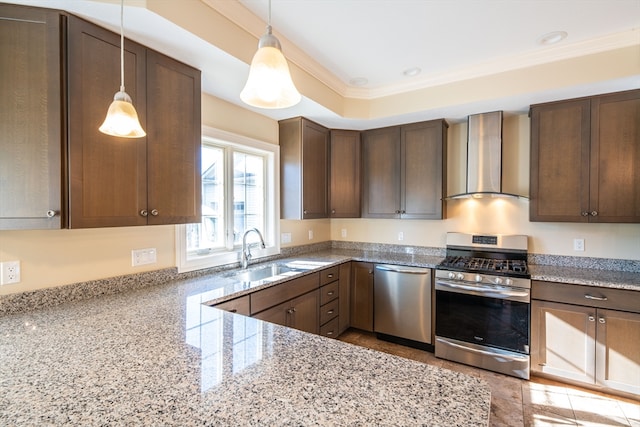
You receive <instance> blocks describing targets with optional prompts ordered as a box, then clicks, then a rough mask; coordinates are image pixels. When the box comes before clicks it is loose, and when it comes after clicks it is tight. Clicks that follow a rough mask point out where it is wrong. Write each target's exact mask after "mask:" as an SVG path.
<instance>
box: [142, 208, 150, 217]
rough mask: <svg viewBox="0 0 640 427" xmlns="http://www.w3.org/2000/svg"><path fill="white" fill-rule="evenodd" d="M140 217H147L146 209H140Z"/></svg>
mask: <svg viewBox="0 0 640 427" xmlns="http://www.w3.org/2000/svg"><path fill="white" fill-rule="evenodd" d="M140 215H142V216H148V215H149V211H147V210H146V209H142V210H141V211H140Z"/></svg>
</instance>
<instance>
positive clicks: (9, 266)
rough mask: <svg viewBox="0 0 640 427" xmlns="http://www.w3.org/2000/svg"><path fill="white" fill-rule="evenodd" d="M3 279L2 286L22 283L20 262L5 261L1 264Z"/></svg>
mask: <svg viewBox="0 0 640 427" xmlns="http://www.w3.org/2000/svg"><path fill="white" fill-rule="evenodd" d="M0 266H1V269H2V277H0V279H1V280H0V285H10V284H12V283H20V261H5V262H2V263H0Z"/></svg>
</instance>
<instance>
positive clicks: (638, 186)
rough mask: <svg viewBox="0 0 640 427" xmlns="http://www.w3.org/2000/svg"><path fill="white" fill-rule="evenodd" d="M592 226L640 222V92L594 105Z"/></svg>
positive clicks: (599, 98)
mask: <svg viewBox="0 0 640 427" xmlns="http://www.w3.org/2000/svg"><path fill="white" fill-rule="evenodd" d="M589 188H590V203H589V213H590V215H589V221H590V222H628V223H639V222H640V90H634V91H628V92H620V93H616V94H611V95H603V96H597V97H594V98H593V99H592V101H591V168H590V183H589Z"/></svg>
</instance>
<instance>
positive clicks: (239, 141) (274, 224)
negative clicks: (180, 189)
mask: <svg viewBox="0 0 640 427" xmlns="http://www.w3.org/2000/svg"><path fill="white" fill-rule="evenodd" d="M202 140H203V141H206V140H210V141H212V142H214V143H219V144H222V145H226V146H230V147H232V148H233V149H235V150H237V151H239V152H244V153H249V154H252V153H257V154H260V155H264V156H266V157H267V162H266V163H267V164H266V168H265V189H266V192H267V194H266V200H265V221H266V223H267V226H266V228H267V229H266V230H260V231H261V232H262V234H263V237H264V240H265V243H266V245H267V247H266V248H265V249H261V248H259V247H252V248H251V255H252V259H253V260H256V259H259V258H263V257H267V256H272V255H278V254H280V239H279V236H280V186H279V184H278V183H279V182H280V146H278V145H276V144H270V143H268V142H264V141H259V140H257V139H253V138H249V137H246V136H242V135H238V134H235V133H231V132H227V131H223V130H220V129H215V128H211V127H208V126H203V127H202ZM225 182H227V181H226V180H225ZM229 185H230V186H231V188H229V187H228V186H229ZM225 187H226V188H225V192H227V194H228V191H229V190H230V191H231V192H233V180H231V181H230V183H227V184H225ZM231 200H232V199H231ZM229 205H232V203H229ZM227 208H229V209H230V210H231V216H230V217H229V218H233V206H228V207H227ZM228 214H229V213H228V212H227V215H228ZM186 230H187V227H186V225H184V224H179V225H176V228H175V233H176V238H175V242H176V249H175V251H176V265H177V267H178V272H180V273H183V272H187V271H194V270H201V269H205V268H211V267H219V266H222V265H227V264H233V263H237V262H240V261H241V257H242V254H241V252H242V248H238V247H234V248H233V250H230V251H224V250H222V251H216V252H212V253H210V254H207V255H202V256H198V257H192V258H189V257H188V254H187V237H186ZM252 237H253V236H252Z"/></svg>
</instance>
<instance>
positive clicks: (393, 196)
mask: <svg viewBox="0 0 640 427" xmlns="http://www.w3.org/2000/svg"><path fill="white" fill-rule="evenodd" d="M400 167H401V165H400V127H399V126H393V127H388V128H382V129H374V130H370V131H366V132H364V133H363V135H362V190H363V191H362V217H364V218H398V217H399V216H400V213H401V212H400Z"/></svg>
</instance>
